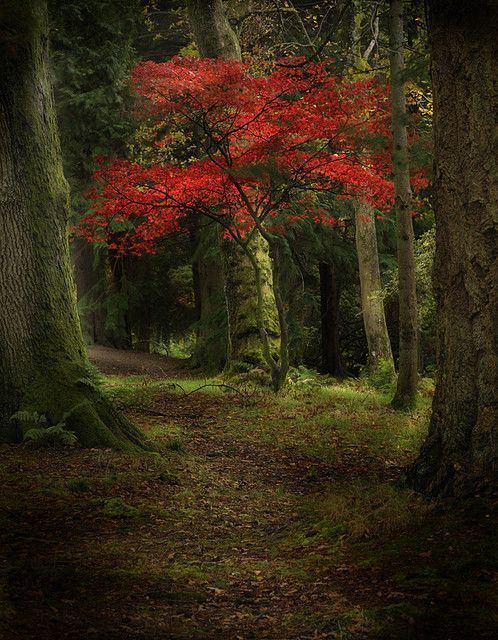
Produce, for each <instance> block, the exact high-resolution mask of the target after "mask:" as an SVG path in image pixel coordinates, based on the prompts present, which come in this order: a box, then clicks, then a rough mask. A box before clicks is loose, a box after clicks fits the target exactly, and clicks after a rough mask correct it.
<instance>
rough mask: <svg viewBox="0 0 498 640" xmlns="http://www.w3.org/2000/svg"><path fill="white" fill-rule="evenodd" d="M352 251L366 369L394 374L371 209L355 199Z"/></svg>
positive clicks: (370, 371) (373, 372) (372, 211)
mask: <svg viewBox="0 0 498 640" xmlns="http://www.w3.org/2000/svg"><path fill="white" fill-rule="evenodd" d="M355 218H356V252H357V255H358V270H359V274H360V290H361V310H362V315H363V325H364V327H365V334H366V337H367V344H368V370H369V373H371V374H375V372H376V371H378V370H379V368H381V367H385V366H387V367H389V368H390V369H392V371H393V374H394V361H393V354H392V351H391V342H390V340H389V334H388V333H387V324H386V316H385V313H384V301H383V298H382V286H381V283H380V268H379V254H378V249H377V234H376V230H375V217H374V210H373V208H372V207H371V206H370V205H368V204H363V203H360V202H356V203H355Z"/></svg>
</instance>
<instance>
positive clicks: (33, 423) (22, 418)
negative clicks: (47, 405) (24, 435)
mask: <svg viewBox="0 0 498 640" xmlns="http://www.w3.org/2000/svg"><path fill="white" fill-rule="evenodd" d="M10 419H11V420H14V421H15V422H18V423H19V425H20V426H21V427H22V428H23V429H27V428H29V427H31V428H32V429H35V428H37V427H41V426H43V425H45V424H47V419H46V418H45V416H43V415H40V414H39V413H38V412H37V411H18V412H17V413H14V415H12V416H10Z"/></svg>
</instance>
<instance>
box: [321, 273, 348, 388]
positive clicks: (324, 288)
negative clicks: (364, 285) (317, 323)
mask: <svg viewBox="0 0 498 640" xmlns="http://www.w3.org/2000/svg"><path fill="white" fill-rule="evenodd" d="M318 271H319V274H320V308H321V329H322V370H323V372H324V373H330V374H331V375H333V376H336V377H338V378H343V377H344V375H345V370H344V364H343V361H342V355H341V345H340V338H339V306H340V300H341V287H340V283H339V279H338V277H337V271H336V268H335V267H334V265H332V264H328V263H326V262H320V263H319V265H318Z"/></svg>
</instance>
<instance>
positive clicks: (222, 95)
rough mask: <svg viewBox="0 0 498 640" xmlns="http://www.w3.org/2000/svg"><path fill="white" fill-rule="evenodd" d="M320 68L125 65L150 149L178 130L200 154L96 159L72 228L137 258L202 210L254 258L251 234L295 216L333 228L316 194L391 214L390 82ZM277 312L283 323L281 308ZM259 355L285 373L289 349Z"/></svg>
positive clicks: (268, 233)
mask: <svg viewBox="0 0 498 640" xmlns="http://www.w3.org/2000/svg"><path fill="white" fill-rule="evenodd" d="M327 67H328V64H327V62H320V63H312V64H306V65H304V64H303V65H299V64H296V61H295V60H294V61H293V64H286V61H279V62H278V63H277V64H275V65H274V67H273V69H272V70H271V71H270V72H269V73H256V72H254V70H251V69H250V68H249V67H248V66H247V65H245V64H243V63H239V62H234V61H225V60H221V59H218V60H212V59H196V58H181V57H176V58H173V59H171V60H170V61H168V62H165V63H159V64H158V63H154V62H143V63H140V64H139V65H138V66H137V67H136V68H135V69H134V72H133V84H134V87H135V90H136V93H137V95H138V101H137V102H138V104H137V114H138V115H139V117H140V118H142V119H146V120H147V122H148V131H150V132H151V136H152V137H153V142H154V144H155V146H156V148H167V147H168V145H169V144H170V143H172V141H173V140H174V134H175V132H178V131H184V132H190V135H191V139H192V140H194V141H195V145H196V147H197V151H196V153H195V155H194V157H192V158H190V159H188V160H187V161H184V162H172V161H159V162H153V163H149V164H139V163H137V162H131V161H129V160H125V159H117V160H114V161H112V162H110V163H108V164H103V165H101V166H99V167H98V168H97V170H96V171H95V181H96V187H95V189H93V191H92V193H91V197H92V199H93V201H94V202H93V208H92V210H91V211H89V212H88V213H87V215H86V216H85V217H84V219H83V221H82V224H81V234H82V235H83V236H85V237H86V238H87V239H89V240H91V241H100V242H106V243H107V245H108V246H109V247H110V248H111V249H112V250H115V251H117V252H135V253H142V252H146V251H154V246H155V244H156V242H157V241H158V239H160V238H161V237H163V236H164V235H165V234H168V233H170V232H172V231H174V230H177V229H180V228H182V224H183V223H184V221H185V220H186V218H188V217H191V216H202V217H203V218H204V219H209V220H214V221H215V222H216V223H218V224H220V225H222V227H223V228H224V230H225V235H226V236H228V237H230V238H232V239H233V240H234V241H235V242H238V243H239V244H240V245H241V247H242V248H243V249H244V251H246V253H247V255H248V256H249V258H251V251H250V243H251V239H252V237H253V235H254V234H255V233H258V232H259V233H261V234H262V235H263V237H264V238H266V240H267V241H268V242H269V243H270V247H272V245H273V246H276V245H277V244H278V242H279V232H280V231H281V230H282V229H283V228H285V226H286V225H288V224H292V223H293V222H295V221H296V220H299V219H302V218H303V217H306V218H311V219H313V220H316V221H320V222H322V223H323V224H336V222H337V221H336V219H335V217H334V214H333V211H329V210H324V209H323V208H320V206H318V202H319V197H318V196H319V194H320V193H323V192H326V193H332V194H334V195H335V197H336V198H355V199H364V200H366V201H368V202H370V203H372V204H373V205H374V206H375V207H376V208H377V209H379V210H381V211H382V210H388V209H390V208H391V206H392V200H393V184H392V181H391V179H390V177H389V173H390V171H391V168H390V152H389V148H388V144H384V145H379V140H380V139H384V140H386V141H387V140H388V138H389V126H390V114H389V102H388V87H386V86H385V84H382V83H381V82H380V81H379V80H377V79H375V78H366V79H361V80H357V81H355V82H352V81H350V80H347V79H343V78H339V77H336V76H333V75H330V74H329V73H328V72H327ZM253 266H254V269H255V278H256V284H258V282H260V274H259V273H258V265H257V263H256V262H255V261H254V260H253ZM277 297H279V296H277ZM277 302H278V301H277ZM279 316H281V317H282V322H284V318H283V316H285V314H283V313H282V310H281V309H279ZM282 329H283V333H285V327H282ZM261 331H262V336H263V341H264V335H265V331H264V327H263V326H262V327H261ZM283 348H284V351H285V349H286V348H287V347H286V345H284V347H283ZM265 352H266V353H267V355H268V358H267V359H268V364H269V365H270V367H271V368H272V371H273V370H275V372H277V373H278V371H277V370H281V369H282V367H284V368H285V366H284V365H283V364H282V363H284V362H285V361H286V352H285V353H284V352H281V354H280V363H278V362H276V361H275V359H274V358H272V357H271V356H270V352H269V348H268V345H266V347H265ZM277 373H276V375H277ZM278 375H281V371H280V373H278Z"/></svg>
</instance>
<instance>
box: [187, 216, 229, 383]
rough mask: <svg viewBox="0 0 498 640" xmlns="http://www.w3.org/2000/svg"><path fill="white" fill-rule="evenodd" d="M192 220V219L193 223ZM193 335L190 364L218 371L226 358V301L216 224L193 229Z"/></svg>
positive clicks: (210, 370)
mask: <svg viewBox="0 0 498 640" xmlns="http://www.w3.org/2000/svg"><path fill="white" fill-rule="evenodd" d="M195 222H196V221H195V220H194V223H195ZM193 233H194V236H195V237H194V240H193V242H194V243H195V244H197V248H196V250H195V257H194V263H193V266H192V268H193V274H194V288H195V289H196V298H195V302H196V314H197V330H196V331H197V335H196V345H195V350H194V354H193V357H192V366H193V367H195V368H200V369H202V370H203V371H205V372H206V373H219V372H220V371H222V370H223V368H224V366H225V364H226V360H227V348H228V347H227V334H228V332H227V303H226V298H225V281H224V277H223V262H222V256H221V242H220V235H221V234H220V229H219V228H218V226H214V227H213V226H208V227H201V228H200V229H194V231H193Z"/></svg>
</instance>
